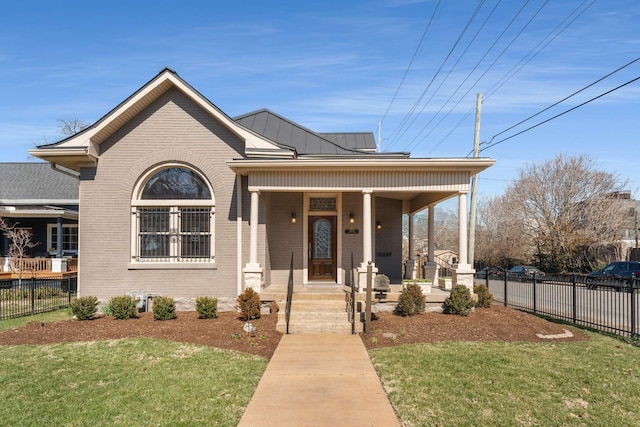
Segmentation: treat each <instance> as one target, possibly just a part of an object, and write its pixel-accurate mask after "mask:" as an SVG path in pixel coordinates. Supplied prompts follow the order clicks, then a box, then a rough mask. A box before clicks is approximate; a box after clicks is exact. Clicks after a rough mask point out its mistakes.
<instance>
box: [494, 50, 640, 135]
mask: <svg viewBox="0 0 640 427" xmlns="http://www.w3.org/2000/svg"><path fill="white" fill-rule="evenodd" d="M638 61H640V56H639V57H637V58H636V59H634V60H633V61H631V62H628V63H626V64H625V65H623V66H622V67H620V68H618V69H616V70H614V71H612V72H610V73H609V74H607V75H605V76H602V77H600V78H599V79H598V80H596V81H594V82H593V83H591V84H589V85H587V86H585V87H583V88H582V89H580V90H577V91H575V92H573V93H572V94H571V95H569V96H566V97H564V98H562V99H561V100H560V101H558V102H555V103H553V104H551V105H549V106H548V107H547V108H544V109H542V110H540V111H538V112H537V113H535V114H533V115H531V116H529V117H527V118H526V119H524V120H521V121H519V122H518V123H516V124H515V125H513V126H511V127H508V128H507V129H505V130H503V131H502V132H500V133H497V134H495V135H493V137H492V138H491V140H490V141H489V142H487V144H490V143H491V141H493V140H494V139H495V138H496V137H497V136H499V135H502V134H503V133H506V132H508V131H510V130H511V129H513V128H515V127H518V126H520V125H521V124H523V123H525V122H527V121H529V120H531V119H533V118H534V117H537V116H539V115H540V114H542V113H544V112H545V111H548V110H550V109H551V108H553V107H555V106H556V105H558V104H561V103H563V102H564V101H566V100H567V99H569V98H572V97H574V96H576V95H577V94H579V93H580V92H584V91H585V90H587V89H589V88H590V87H592V86H594V85H596V84H598V83H600V82H601V81H603V80H604V79H606V78H608V77H611V76H612V75H614V74H615V73H617V72H618V71H621V70H623V69H625V68H627V67H628V66H630V65H631V64H634V63H636V62H638ZM483 144H484V143H483Z"/></svg>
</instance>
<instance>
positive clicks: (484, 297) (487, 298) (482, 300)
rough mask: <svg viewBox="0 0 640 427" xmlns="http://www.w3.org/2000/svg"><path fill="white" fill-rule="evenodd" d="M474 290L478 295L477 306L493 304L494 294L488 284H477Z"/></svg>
mask: <svg viewBox="0 0 640 427" xmlns="http://www.w3.org/2000/svg"><path fill="white" fill-rule="evenodd" d="M473 292H474V293H475V294H476V295H477V296H478V301H477V302H476V307H481V308H489V307H491V304H493V294H492V293H491V291H489V288H487V286H486V285H475V286H474V287H473Z"/></svg>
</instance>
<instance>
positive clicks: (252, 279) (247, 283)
mask: <svg viewBox="0 0 640 427" xmlns="http://www.w3.org/2000/svg"><path fill="white" fill-rule="evenodd" d="M250 191H251V215H250V217H249V226H250V232H249V262H248V263H247V265H246V266H245V268H244V269H243V272H244V287H245V288H253V289H254V290H255V291H260V290H261V289H262V268H261V267H260V264H259V263H258V218H259V215H258V214H259V212H260V192H259V191H257V190H250Z"/></svg>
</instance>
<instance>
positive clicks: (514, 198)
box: [494, 154, 628, 272]
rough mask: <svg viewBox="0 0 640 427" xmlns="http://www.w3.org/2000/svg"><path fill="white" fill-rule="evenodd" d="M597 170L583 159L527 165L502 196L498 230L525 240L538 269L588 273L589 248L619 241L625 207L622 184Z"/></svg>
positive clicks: (564, 157)
mask: <svg viewBox="0 0 640 427" xmlns="http://www.w3.org/2000/svg"><path fill="white" fill-rule="evenodd" d="M596 166H597V165H596V162H595V161H594V160H593V159H591V158H589V157H587V156H584V155H581V156H575V157H567V156H564V155H562V154H560V155H558V156H556V157H555V158H554V159H553V160H549V161H546V162H542V163H531V164H529V165H528V166H526V167H524V168H523V169H521V170H520V171H519V175H518V180H517V181H515V182H514V183H513V184H511V185H510V186H509V187H508V188H507V189H506V191H505V194H504V195H503V196H501V198H500V200H499V201H500V206H499V207H498V208H497V209H498V212H499V213H497V214H498V215H500V216H502V217H503V218H504V219H503V221H508V222H507V223H505V224H503V226H502V229H503V230H506V228H507V227H509V228H510V229H511V230H510V231H513V230H518V232H519V233H521V234H522V235H523V236H526V237H527V239H526V243H524V246H526V250H527V252H528V253H529V254H532V258H533V259H532V261H534V263H535V264H537V265H538V266H540V267H541V268H543V269H546V270H548V271H552V272H553V271H579V270H588V269H589V268H590V267H592V265H590V264H591V263H592V262H593V261H592V259H593V257H592V252H593V250H594V248H596V247H598V246H600V245H605V244H612V243H614V242H615V241H616V239H617V238H619V236H620V232H621V230H622V229H623V228H624V227H623V224H624V223H625V221H626V219H627V216H628V215H627V214H628V207H627V206H626V205H625V204H624V203H623V202H622V200H620V199H619V198H617V197H616V194H619V193H620V192H621V191H622V190H623V189H624V187H625V186H626V185H627V182H626V181H625V182H620V179H619V177H618V176H616V175H615V174H612V173H608V172H603V171H600V170H598V169H597V167H596ZM494 220H495V216H494ZM517 244H518V245H520V244H523V243H522V242H519V243H517Z"/></svg>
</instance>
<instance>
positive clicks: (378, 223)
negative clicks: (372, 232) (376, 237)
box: [376, 221, 382, 230]
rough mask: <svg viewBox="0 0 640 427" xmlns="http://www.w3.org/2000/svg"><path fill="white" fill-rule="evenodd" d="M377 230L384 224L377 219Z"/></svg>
mask: <svg viewBox="0 0 640 427" xmlns="http://www.w3.org/2000/svg"><path fill="white" fill-rule="evenodd" d="M376 230H382V224H381V223H380V221H376Z"/></svg>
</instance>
